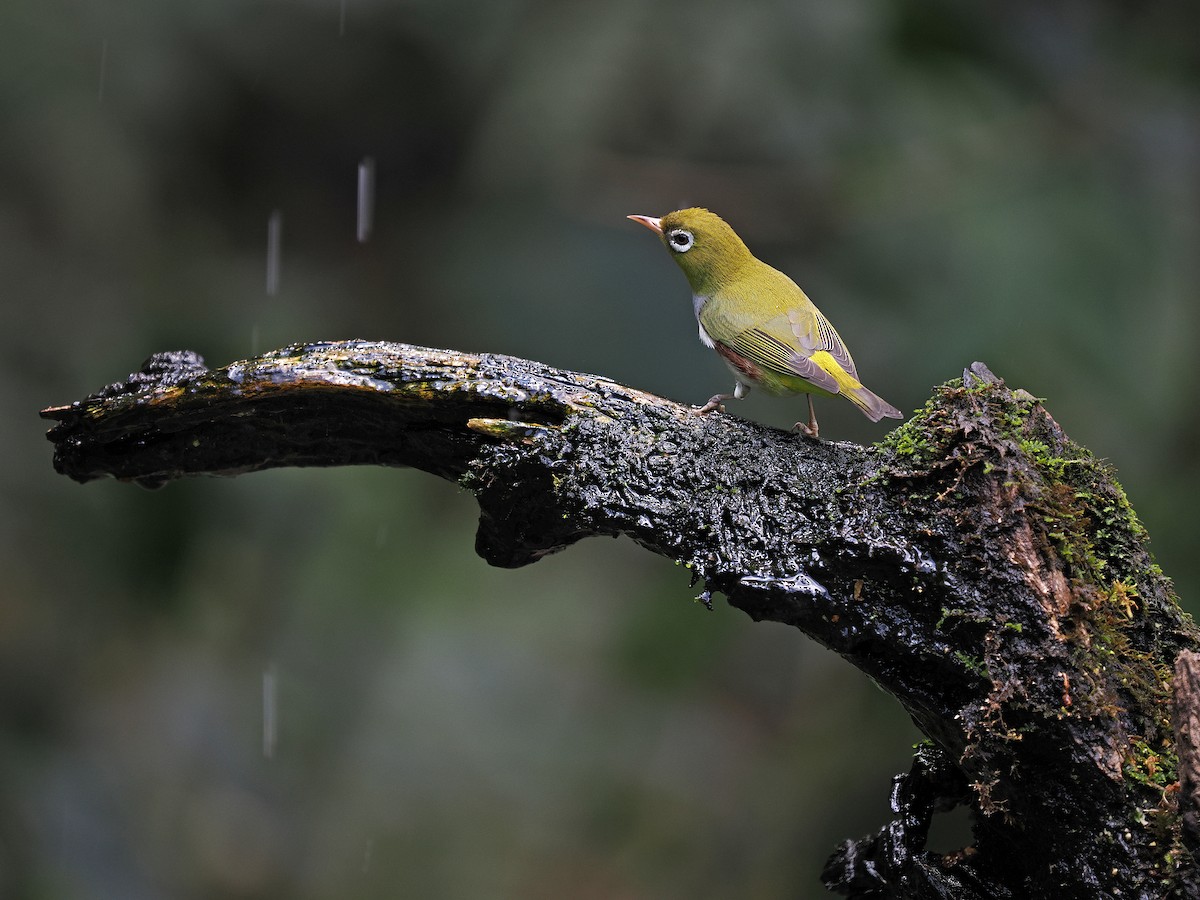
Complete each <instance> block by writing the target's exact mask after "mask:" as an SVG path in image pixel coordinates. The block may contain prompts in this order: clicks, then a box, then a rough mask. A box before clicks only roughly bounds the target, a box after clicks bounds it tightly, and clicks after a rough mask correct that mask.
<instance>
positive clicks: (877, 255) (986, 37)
mask: <svg viewBox="0 0 1200 900" xmlns="http://www.w3.org/2000/svg"><path fill="white" fill-rule="evenodd" d="M1143 7H1145V8H1143ZM1197 9H1198V8H1197V7H1196V6H1195V5H1194V4H1184V3H1178V4H1173V3H1159V4H1153V5H1144V4H1132V3H1124V2H1116V0H1109V2H1094V0H1093V2H1088V3H1083V2H1067V3H1058V4H1044V3H1037V2H1020V0H1018V2H1006V3H985V4H978V5H975V8H974V9H973V10H965V9H963V8H962V5H961V4H951V3H948V2H946V3H937V2H934V3H927V2H917V0H876V2H865V0H844V2H836V3H795V2H785V0H778V2H769V3H758V4H754V5H749V4H733V3H727V2H705V0H696V2H691V3H687V4H681V3H658V4H654V3H645V2H640V0H610V2H606V3H598V4H582V3H564V2H553V3H552V2H541V3H538V2H515V0H494V2H488V3H483V2H455V0H409V2H385V0H374V2H369V0H345V2H344V3H339V0H320V2H318V0H307V2H287V3H284V2H266V0H263V2H250V0H205V2H182V0H128V2H115V0H112V2H99V0H89V2H74V3H73V2H67V0H10V2H8V3H6V4H5V8H4V10H3V12H0V111H2V114H3V121H4V127H3V129H2V130H0V286H2V290H3V304H2V306H0V310H2V312H0V315H2V316H3V320H2V321H3V328H2V330H0V340H2V341H3V345H2V350H3V353H2V356H0V360H2V362H0V366H3V370H2V378H0V385H2V386H0V404H2V407H0V409H2V412H3V417H4V421H6V422H7V423H8V427H6V428H5V429H3V431H2V432H0V447H2V451H3V452H2V455H3V460H4V465H3V481H2V482H0V490H2V491H3V516H2V517H0V565H2V572H3V586H2V588H0V715H2V717H3V718H2V720H0V723H2V724H0V759H2V761H3V770H4V777H3V780H2V782H0V896H4V897H30V898H75V897H121V898H133V900H136V898H158V897H171V898H175V897H179V898H192V897H209V896H221V897H246V898H269V897H285V896H286V897H303V898H341V897H379V898H384V897H387V898H391V897H436V898H443V897H445V898H482V897H488V898H491V897H495V898H560V897H579V898H629V900H635V898H636V900H641V898H676V897H677V898H683V897H687V898H690V900H703V898H730V897H739V898H777V897H816V896H820V895H821V893H822V892H821V889H820V887H819V883H818V872H819V870H820V866H821V863H822V861H823V860H824V858H825V857H826V855H827V854H828V853H829V851H830V850H831V849H832V847H833V845H834V844H835V843H836V842H837V841H838V840H840V839H842V838H844V837H848V836H852V835H857V834H859V833H863V832H866V831H867V830H870V829H874V828H876V827H878V826H879V825H880V824H881V823H882V822H883V821H884V820H885V818H886V796H887V790H888V783H889V777H890V775H891V774H893V773H895V772H899V771H903V770H906V769H907V766H908V762H909V757H910V745H911V743H912V742H913V741H914V740H915V739H916V738H917V733H916V731H915V730H914V729H913V727H912V726H911V724H909V723H908V722H907V720H906V718H905V717H904V715H903V714H902V713H901V712H900V710H899V709H898V707H897V706H896V704H895V703H894V702H893V701H892V700H891V699H890V698H888V697H887V696H885V695H884V694H882V693H881V692H880V691H878V690H877V689H876V688H875V687H874V686H873V685H871V684H870V683H869V682H868V681H867V679H865V678H864V677H862V676H861V675H860V674H859V673H857V672H856V671H855V670H853V669H851V668H850V667H848V666H847V665H846V664H844V663H843V662H842V661H841V660H839V659H838V658H836V657H834V656H832V655H831V654H829V653H827V652H825V651H823V650H821V649H820V648H818V647H816V646H815V645H813V644H811V643H810V642H808V641H806V640H805V639H804V638H803V637H802V636H801V635H799V634H797V633H792V632H790V631H788V630H787V629H784V628H781V627H778V626H771V625H754V624H752V623H750V622H749V621H748V620H747V619H745V618H744V617H743V616H742V615H741V614H739V613H737V612H734V611H731V610H730V609H729V608H728V607H726V606H724V604H722V603H718V605H717V609H716V611H715V612H713V613H711V614H710V613H706V612H704V611H703V610H702V609H701V608H700V607H699V606H698V605H697V604H695V603H693V602H692V599H691V598H692V596H693V594H694V591H690V590H689V589H688V586H687V581H688V579H687V573H686V572H683V571H680V570H678V569H676V568H674V567H673V566H671V565H670V564H669V563H668V562H666V561H664V560H661V559H658V558H655V557H651V556H650V555H649V554H646V553H645V552H643V551H640V550H638V549H637V548H635V547H634V546H633V545H632V544H630V543H628V542H625V541H617V542H608V541H593V542H589V543H584V544H583V545H580V546H577V547H575V548H572V549H571V550H570V551H569V552H567V553H565V554H562V555H560V556H557V557H554V558H551V559H548V560H546V561H544V562H542V563H540V564H538V565H537V566H534V567H532V568H529V569H526V570H521V571H514V572H509V571H499V570H492V569H488V568H487V567H486V566H485V565H484V564H483V563H482V562H481V561H479V560H478V559H477V558H476V557H475V556H474V555H473V553H472V549H471V548H472V540H473V527H474V515H475V509H474V506H473V503H472V501H471V499H470V497H469V496H468V495H466V494H464V493H462V492H461V491H459V490H457V489H456V488H455V487H454V486H453V485H449V484H446V483H443V482H439V481H436V480H434V479H433V478H431V477H429V476H425V475H422V474H420V473H415V472H407V471H382V470H367V469H363V470H342V471H280V472H271V473H264V474H260V475H254V476H251V477H246V478H239V479H237V480H199V481H193V482H188V483H182V484H176V485H172V486H171V487H169V488H167V489H166V490H164V491H162V492H159V493H147V492H144V491H141V490H138V489H136V488H133V487H131V486H128V485H120V484H114V483H98V484H92V485H88V486H86V487H81V486H79V485H76V484H73V483H71V482H68V481H67V480H65V479H63V478H61V477H59V476H56V475H55V474H54V473H53V471H52V469H51V466H50V455H51V454H50V447H49V445H48V444H46V443H45V442H44V441H43V440H42V437H41V435H42V432H43V430H44V427H45V426H44V425H43V424H41V423H39V421H38V420H37V419H36V411H37V410H38V409H39V408H40V407H42V406H47V405H51V404H55V403H62V402H67V401H70V400H72V399H75V398H77V397H79V396H82V395H83V394H84V393H87V392H88V391H91V390H93V389H95V388H97V387H99V386H100V385H101V384H103V383H105V382H108V381H111V380H115V379H117V378H120V377H122V376H124V375H125V374H126V373H127V372H128V371H130V370H131V369H132V368H135V367H136V366H137V365H138V363H139V362H140V361H141V359H142V358H144V357H145V356H147V355H148V354H149V353H151V352H153V351H158V350H166V349H177V348H190V349H194V350H197V351H199V352H201V353H202V354H203V355H204V356H205V357H206V358H207V359H208V360H209V362H210V363H211V364H213V365H223V364H226V363H228V362H231V361H233V360H235V359H238V358H241V357H245V356H248V355H252V354H254V353H255V352H258V351H261V350H266V349H270V348H274V347H277V346H280V345H283V344H285V343H288V342H292V341H296V340H306V339H322V338H329V339H333V338H351V337H361V338H373V339H394V340H403V341H410V342H413V343H419V344H427V345H433V346H446V347H454V348H459V349H464V350H492V351H502V352H508V353H514V354H519V355H523V356H529V357H533V358H536V359H540V360H544V361H546V362H549V363H553V364H557V365H562V366H566V367H569V368H574V369H582V370H585V371H593V372H598V373H602V374H605V375H608V376H611V377H614V378H617V379H621V380H624V381H627V382H628V383H630V384H634V385H637V386H638V387H641V388H645V389H648V390H651V391H656V392H660V393H664V394H666V395H668V396H671V397H675V398H678V399H681V400H687V401H692V402H697V401H700V400H703V399H705V398H707V397H708V396H709V395H710V394H711V393H713V392H714V391H715V390H717V389H721V388H725V387H728V381H729V378H728V376H727V374H726V372H725V370H724V368H723V367H722V366H721V364H720V363H719V361H718V360H716V358H715V357H713V356H712V355H711V354H710V353H709V352H708V351H706V350H704V349H703V348H702V347H701V346H700V345H699V344H698V343H697V342H696V340H695V326H694V323H693V320H692V316H691V311H690V303H689V297H688V291H687V288H686V285H685V283H684V281H683V278H682V276H681V275H680V273H679V272H678V271H677V270H676V268H675V266H674V265H672V264H671V262H670V261H669V260H668V258H667V256H666V254H665V252H664V251H663V249H662V248H661V246H659V245H658V244H657V243H656V242H655V241H654V240H652V238H651V237H650V236H649V235H648V234H647V233H646V232H645V231H644V230H643V229H641V228H639V227H638V226H636V225H634V224H633V223H630V222H627V221H626V220H625V219H624V218H623V216H624V215H625V214H627V213H634V212H638V213H649V214H660V213H662V212H665V211H667V210H669V209H673V208H677V207H680V206H684V205H692V204H697V205H706V206H709V207H711V208H713V209H714V210H717V211H718V212H720V213H721V214H723V215H724V216H725V217H726V218H728V219H729V220H730V221H731V222H732V223H733V224H734V226H735V227H736V228H737V229H738V230H739V231H740V233H741V234H742V235H743V237H744V238H745V239H746V240H747V242H748V243H749V244H750V245H751V247H752V248H754V249H755V250H756V251H757V253H758V254H759V255H760V256H761V257H763V258H765V259H767V260H768V261H770V262H772V263H774V264H775V265H777V266H779V267H780V268H783V269H785V270H786V271H788V272H789V273H791V274H793V275H794V276H795V277H796V278H797V280H798V281H800V283H801V284H803V285H804V286H805V287H806V288H807V290H808V291H809V293H810V294H811V295H812V296H813V297H814V298H815V299H816V301H817V303H818V304H819V305H821V306H822V308H823V309H824V310H825V312H826V313H828V314H829V315H830V317H831V318H832V319H833V320H834V322H835V323H836V324H837V325H838V327H839V329H840V330H841V332H842V334H843V335H844V336H845V337H846V339H847V341H848V342H849V344H850V346H851V347H852V348H853V350H854V353H855V355H856V357H857V360H858V362H859V369H860V370H861V371H862V373H863V374H864V377H865V378H866V380H867V382H868V384H870V386H872V387H873V388H875V389H876V390H877V391H879V392H880V393H881V394H883V395H884V396H885V397H887V398H888V399H889V400H891V401H892V402H893V403H895V404H897V405H899V406H901V407H902V408H905V409H909V410H911V409H912V408H914V407H916V406H918V405H919V404H921V403H922V402H923V401H924V400H925V399H926V397H927V396H928V395H929V393H930V390H931V388H932V386H933V385H935V384H937V383H940V382H942V381H945V380H947V379H949V378H952V377H954V376H955V374H956V373H958V372H961V370H962V367H963V366H964V365H966V364H968V363H970V362H971V361H972V360H976V359H980V360H983V361H985V362H986V363H988V364H989V365H990V366H991V367H992V368H993V369H994V370H995V371H996V372H997V373H998V374H1000V375H1002V376H1003V377H1005V378H1006V379H1007V380H1008V381H1009V382H1010V383H1011V384H1013V385H1016V386H1020V387H1024V388H1027V389H1028V390H1030V391H1032V392H1033V393H1035V394H1037V395H1038V396H1042V397H1045V398H1047V405H1048V406H1049V408H1050V410H1051V411H1052V413H1053V415H1054V416H1055V417H1056V418H1057V419H1058V420H1059V421H1060V422H1061V423H1062V425H1063V426H1064V427H1065V428H1066V429H1067V431H1068V432H1069V433H1070V434H1071V435H1072V436H1074V437H1075V438H1076V439H1078V440H1080V441H1081V442H1082V443H1084V444H1086V445H1087V446H1089V447H1091V448H1092V449H1093V450H1094V451H1095V452H1096V453H1097V454H1098V455H1100V456H1103V457H1107V458H1109V459H1111V460H1112V462H1113V463H1114V464H1115V465H1116V466H1117V467H1118V468H1119V470H1120V472H1121V476H1122V480H1123V483H1124V485H1125V487H1126V489H1127V490H1128V492H1129V494H1130V497H1131V499H1132V501H1133V503H1134V505H1135V507H1136V508H1137V509H1138V511H1139V512H1140V514H1141V516H1142V518H1143V520H1144V521H1145V523H1146V525H1147V526H1148V528H1149V529H1150V532H1151V534H1152V535H1153V537H1154V546H1155V548H1156V550H1157V553H1158V557H1159V561H1160V562H1161V563H1162V565H1163V567H1164V568H1165V569H1166V570H1167V572H1168V573H1170V574H1172V575H1173V576H1174V577H1175V578H1176V580H1177V583H1178V587H1179V591H1180V594H1181V596H1182V598H1183V600H1184V602H1185V604H1190V603H1192V602H1194V598H1195V596H1196V588H1197V583H1198V580H1200V558H1198V557H1197V554H1196V553H1195V550H1194V544H1195V538H1196V528H1195V525H1194V503H1195V498H1196V497H1197V495H1198V491H1197V489H1198V487H1200V465H1198V463H1197V453H1196V449H1195V448H1196V444H1197V440H1198V439H1200V429H1198V427H1197V424H1198V418H1197V415H1196V412H1195V396H1196V393H1197V387H1198V384H1197V381H1198V378H1197V368H1196V365H1195V359H1194V357H1195V348H1196V345H1197V337H1198V336H1200V328H1198V327H1197V326H1198V322H1197V318H1198V314H1197V303H1196V300H1197V288H1198V286H1200V269H1198V263H1200V254H1198V253H1197V250H1198V249H1200V241H1198V238H1200V179H1198V172H1200V169H1198V160H1200V154H1198V150H1200V91H1198V87H1200V50H1198V47H1200V45H1198V44H1197V42H1196V39H1195V35H1196V34H1197V33H1200V14H1198V13H1197ZM365 158H370V159H372V160H374V164H375V170H376V191H375V228H374V231H373V233H372V235H371V237H370V239H369V240H368V241H367V242H366V243H362V244H360V243H358V242H356V240H355V193H356V190H355V184H356V173H357V168H358V165H359V163H360V162H361V161H362V160H364V159H365ZM276 211H277V212H278V216H279V221H280V222H281V224H282V245H281V247H282V252H281V254H280V257H279V260H280V281H279V289H278V291H277V292H276V293H274V294H273V295H268V294H267V292H266V290H265V281H266V248H267V223H268V221H269V219H270V218H271V217H272V215H273V214H275V213H276ZM736 412H737V413H739V414H744V415H747V416H751V417H754V418H758V419H760V420H763V421H767V422H770V423H773V424H777V425H781V426H787V425H790V423H791V422H792V421H794V419H795V418H796V417H797V415H798V407H797V406H796V404H795V403H794V402H793V403H789V402H786V401H777V400H776V401H772V400H769V399H765V400H764V399H762V398H757V397H752V398H751V399H750V400H748V401H746V402H745V403H743V404H741V405H739V406H738V407H737V408H736ZM820 413H821V421H822V426H823V434H826V435H828V436H830V437H838V438H846V439H853V440H860V441H869V440H875V439H878V438H879V437H880V436H882V434H883V427H882V426H872V425H871V424H870V423H869V422H867V421H866V420H865V419H864V418H862V417H861V416H860V415H859V414H858V413H857V412H856V411H855V410H854V409H853V408H851V407H850V405H849V404H838V403H833V402H826V403H824V404H823V405H822V407H821V410H820ZM265 697H271V698H273V702H265V701H264V698H265ZM264 706H266V708H267V709H268V712H269V714H268V716H267V717H266V718H267V720H268V725H267V731H268V734H267V736H266V739H265V740H264ZM272 718H273V720H274V727H275V730H274V737H273V738H272V737H271V735H270V733H269V732H270V731H271V728H270V720H271V719H272ZM959 839H960V836H959V834H958V833H956V832H955V830H954V828H953V827H952V826H950V827H947V829H946V830H945V831H944V832H943V834H942V837H940V838H939V840H941V841H943V842H944V844H943V846H942V847H941V848H940V849H951V848H952V846H953V845H954V842H955V841H956V840H959Z"/></svg>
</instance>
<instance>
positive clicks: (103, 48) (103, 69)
mask: <svg viewBox="0 0 1200 900" xmlns="http://www.w3.org/2000/svg"><path fill="white" fill-rule="evenodd" d="M107 78H108V38H104V39H103V40H102V41H100V84H99V86H98V87H97V88H96V102H97V103H103V102H104V82H105V80H106V79H107Z"/></svg>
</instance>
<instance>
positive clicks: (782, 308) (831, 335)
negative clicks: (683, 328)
mask: <svg viewBox="0 0 1200 900" xmlns="http://www.w3.org/2000/svg"><path fill="white" fill-rule="evenodd" d="M629 218H630V219H633V220H634V221H635V222H640V223H641V224H643V225H645V226H646V227H647V228H649V229H650V230H651V231H653V232H655V233H656V234H657V235H658V236H659V237H660V238H661V239H662V242H663V244H665V245H666V247H667V249H668V250H670V251H671V255H672V256H673V257H674V258H675V262H677V263H678V264H679V268H681V269H683V274H684V275H686V276H687V280H688V283H689V284H690V285H691V286H692V304H693V308H694V309H695V312H696V321H697V322H698V323H699V325H700V340H701V342H703V343H704V345H705V346H708V347H712V348H713V349H714V350H716V351H717V353H718V354H720V356H721V358H722V359H723V360H725V364H726V365H728V366H729V368H730V370H732V372H733V375H734V378H736V379H737V384H736V385H735V387H734V389H733V393H732V394H717V395H715V396H714V397H713V398H712V399H711V400H709V401H708V402H707V403H706V404H704V405H703V406H701V407H699V409H698V412H699V413H700V414H701V415H704V414H706V413H710V412H712V411H713V410H715V409H723V408H724V407H723V406H722V405H721V404H722V401H724V400H728V399H730V398H731V397H732V398H735V399H738V400H740V399H741V398H743V397H745V396H746V394H747V393H749V391H750V388H751V387H752V386H754V385H757V386H759V387H761V388H762V389H763V390H765V391H767V392H769V393H772V394H776V395H780V394H807V395H808V422H807V424H806V423H804V422H797V423H796V425H795V429H794V430H799V431H803V432H804V433H805V434H807V435H808V436H809V437H814V438H815V437H817V417H816V414H815V413H814V412H813V402H812V398H813V394H819V395H821V396H822V397H833V396H836V395H839V394H840V395H842V396H844V397H845V398H846V399H847V400H849V401H850V402H851V403H853V404H854V405H855V406H857V407H858V408H859V409H861V410H862V412H863V415H865V416H866V417H867V418H868V419H870V420H871V421H872V422H878V421H879V420H880V419H882V418H883V417H884V416H887V417H889V418H892V419H900V418H903V415H902V414H901V412H900V410H898V409H896V407H894V406H892V405H891V404H890V403H888V402H887V401H885V400H884V399H883V398H882V397H879V396H877V395H876V394H873V393H872V392H871V391H869V390H867V389H866V388H865V387H863V385H862V382H860V381H859V380H858V370H857V369H855V367H854V360H853V359H851V358H850V351H849V350H847V349H846V345H845V343H843V342H842V339H841V337H840V336H839V335H838V333H837V332H836V331H835V330H834V328H833V326H832V325H830V324H829V320H828V319H826V318H825V317H824V316H823V315H821V311H820V310H819V309H817V308H816V307H815V306H814V305H813V302H812V301H811V300H809V299H808V295H807V294H805V293H804V291H802V290H800V287H799V285H797V284H796V282H794V281H792V279H790V278H788V277H787V276H786V275H784V274H783V273H782V272H780V271H779V270H778V269H774V268H772V267H771V266H768V265H767V264H766V263H765V262H762V261H761V260H759V259H756V258H755V256H754V254H752V253H751V252H750V250H749V249H748V248H747V247H746V245H745V244H744V243H742V239H741V238H740V237H738V236H737V234H736V233H735V232H734V230H733V229H732V228H730V227H729V225H728V224H727V223H726V222H725V220H724V219H722V218H721V217H720V216H718V215H716V214H714V213H711V212H709V211H708V210H707V209H696V208H692V209H680V210H676V211H675V212H672V213H667V214H666V215H665V216H663V217H662V218H658V219H656V218H654V217H653V216H629Z"/></svg>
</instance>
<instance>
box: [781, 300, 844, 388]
mask: <svg viewBox="0 0 1200 900" xmlns="http://www.w3.org/2000/svg"><path fill="white" fill-rule="evenodd" d="M787 323H788V326H789V328H790V330H791V332H792V334H793V335H794V336H795V338H796V340H797V341H798V342H799V343H800V348H801V351H802V352H803V353H804V355H805V356H812V355H813V354H814V353H819V352H821V351H822V350H823V351H825V352H826V353H828V354H829V355H830V356H831V357H833V361H834V362H836V363H837V364H838V365H839V366H841V367H842V369H843V371H845V372H846V374H848V375H849V376H850V377H851V378H853V379H854V380H855V381H858V370H857V369H855V368H854V360H853V359H851V357H850V351H849V350H847V349H846V343H845V342H844V341H843V340H842V336H841V335H840V334H838V333H837V329H835V328H834V327H833V326H832V325H831V324H829V320H828V319H826V318H825V316H823V315H822V314H821V311H820V310H819V309H817V308H816V307H815V306H813V305H812V304H811V303H809V305H808V308H807V309H803V308H797V309H790V310H788V312H787Z"/></svg>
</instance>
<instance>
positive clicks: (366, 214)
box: [358, 156, 375, 244]
mask: <svg viewBox="0 0 1200 900" xmlns="http://www.w3.org/2000/svg"><path fill="white" fill-rule="evenodd" d="M374 220H375V160H374V159H372V158H371V157H369V156H366V157H363V161H362V162H360V163H359V164H358V242H359V243H360V244H365V243H366V242H367V238H369V237H370V236H371V226H372V225H373V224H374Z"/></svg>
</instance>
